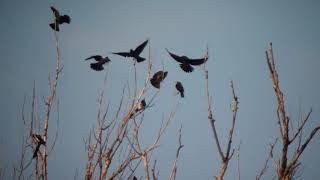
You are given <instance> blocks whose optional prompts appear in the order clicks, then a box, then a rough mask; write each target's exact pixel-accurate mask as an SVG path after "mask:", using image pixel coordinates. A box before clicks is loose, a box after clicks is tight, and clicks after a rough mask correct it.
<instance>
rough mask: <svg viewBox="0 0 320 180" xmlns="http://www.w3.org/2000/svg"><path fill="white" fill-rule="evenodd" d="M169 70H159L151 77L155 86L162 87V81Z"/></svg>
mask: <svg viewBox="0 0 320 180" xmlns="http://www.w3.org/2000/svg"><path fill="white" fill-rule="evenodd" d="M167 74H168V72H167V71H165V72H163V71H158V72H156V73H155V74H154V75H153V77H152V78H151V79H150V82H151V84H152V86H153V87H155V88H158V89H159V88H160V83H161V82H162V81H163V80H164V79H165V78H166V77H167Z"/></svg>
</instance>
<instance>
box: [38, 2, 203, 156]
mask: <svg viewBox="0 0 320 180" xmlns="http://www.w3.org/2000/svg"><path fill="white" fill-rule="evenodd" d="M51 10H52V12H53V14H54V22H52V23H50V24H49V26H50V27H51V28H52V29H53V30H55V31H59V30H60V25H62V24H64V23H67V24H70V22H71V18H70V17H69V16H68V15H60V13H59V11H58V10H57V9H56V8H54V7H52V6H51ZM147 44H148V40H146V41H144V42H143V43H142V44H140V45H139V46H137V47H136V48H135V49H130V50H129V51H127V52H114V53H112V54H115V55H119V56H122V57H125V58H132V59H133V60H134V61H136V62H138V63H140V62H143V61H145V60H146V59H145V58H144V57H141V56H140V54H141V53H142V51H143V50H144V48H145V47H146V45H147ZM166 51H167V52H168V53H169V55H170V56H171V57H172V58H173V59H174V60H175V61H177V62H178V63H179V66H180V68H181V69H182V70H183V71H184V72H186V73H191V72H192V71H193V70H194V68H193V66H199V65H201V64H203V63H205V62H206V61H207V59H208V57H204V58H199V59H192V58H189V57H187V56H178V55H176V54H174V53H172V52H170V51H169V50H168V49H166ZM85 60H86V61H87V60H95V61H96V62H94V63H90V67H91V69H93V70H95V71H102V70H104V67H103V66H104V64H108V63H109V62H110V61H111V60H110V58H109V57H108V56H106V57H103V56H101V55H93V56H90V57H88V58H86V59H85ZM167 75H168V72H167V71H161V70H160V71H158V72H156V73H155V74H154V75H153V76H152V78H151V79H150V83H151V85H152V86H153V87H155V88H157V89H160V84H161V82H162V81H163V80H164V79H165V78H166V77H167ZM175 86H176V89H177V91H178V92H179V94H180V96H181V97H182V98H183V97H184V88H183V86H182V83H181V82H179V81H177V82H176V85H175ZM145 107H146V102H145V100H144V99H143V100H142V101H140V102H139V103H138V105H137V107H136V109H135V110H134V113H137V112H138V111H141V110H142V109H144V108H145ZM133 115H134V114H131V115H130V118H131V117H132V116H133ZM32 138H33V139H34V142H35V143H36V148H35V151H34V154H33V158H35V157H36V156H37V153H38V151H39V148H40V145H41V144H45V141H44V140H43V139H42V137H41V135H39V134H33V135H32Z"/></svg>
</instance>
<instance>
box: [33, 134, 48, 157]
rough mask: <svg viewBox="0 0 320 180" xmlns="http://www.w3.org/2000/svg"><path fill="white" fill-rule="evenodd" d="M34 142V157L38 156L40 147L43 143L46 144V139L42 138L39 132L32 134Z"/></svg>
mask: <svg viewBox="0 0 320 180" xmlns="http://www.w3.org/2000/svg"><path fill="white" fill-rule="evenodd" d="M32 139H33V142H34V143H35V144H36V149H35V150H34V153H33V156H32V158H35V157H37V154H38V152H39V149H40V145H41V144H45V141H44V140H43V139H42V137H41V135H39V134H32Z"/></svg>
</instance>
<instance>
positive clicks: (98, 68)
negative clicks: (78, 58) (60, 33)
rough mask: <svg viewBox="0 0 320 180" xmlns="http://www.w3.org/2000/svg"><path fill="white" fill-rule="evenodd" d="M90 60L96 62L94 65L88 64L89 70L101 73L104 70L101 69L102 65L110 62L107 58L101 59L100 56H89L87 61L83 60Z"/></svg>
mask: <svg viewBox="0 0 320 180" xmlns="http://www.w3.org/2000/svg"><path fill="white" fill-rule="evenodd" d="M90 59H94V60H96V61H97V62H96V63H91V64H90V67H91V69H93V70H95V71H102V70H103V69H104V68H103V65H104V64H105V63H109V62H110V61H111V60H110V59H109V58H108V56H107V57H105V58H104V57H102V56H100V55H94V56H90V57H88V58H87V59H85V60H90Z"/></svg>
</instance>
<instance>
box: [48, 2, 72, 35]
mask: <svg viewBox="0 0 320 180" xmlns="http://www.w3.org/2000/svg"><path fill="white" fill-rule="evenodd" d="M51 10H52V12H53V14H54V17H55V20H54V22H53V23H51V24H49V25H50V27H51V28H52V29H53V30H55V31H59V30H60V28H59V25H60V24H63V23H68V24H70V22H71V18H70V17H69V16H68V15H63V16H61V15H60V13H59V11H58V10H57V9H56V8H54V7H53V6H51Z"/></svg>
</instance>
